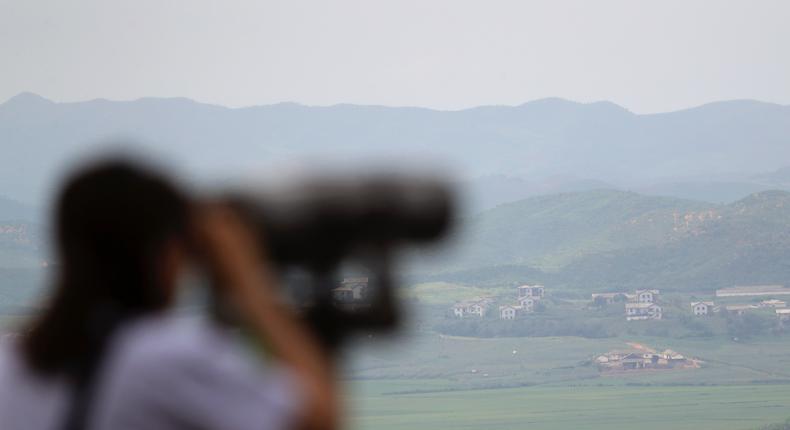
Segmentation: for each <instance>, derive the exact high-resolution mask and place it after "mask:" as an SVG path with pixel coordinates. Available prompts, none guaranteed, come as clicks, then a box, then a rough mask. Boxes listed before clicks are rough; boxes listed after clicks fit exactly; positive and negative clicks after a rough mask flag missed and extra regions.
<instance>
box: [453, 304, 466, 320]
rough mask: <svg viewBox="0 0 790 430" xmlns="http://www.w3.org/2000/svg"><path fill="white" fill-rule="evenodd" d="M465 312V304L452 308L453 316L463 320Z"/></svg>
mask: <svg viewBox="0 0 790 430" xmlns="http://www.w3.org/2000/svg"><path fill="white" fill-rule="evenodd" d="M465 310H466V304H465V303H456V304H455V305H454V306H453V315H454V316H456V317H458V318H463V316H464V311H465Z"/></svg>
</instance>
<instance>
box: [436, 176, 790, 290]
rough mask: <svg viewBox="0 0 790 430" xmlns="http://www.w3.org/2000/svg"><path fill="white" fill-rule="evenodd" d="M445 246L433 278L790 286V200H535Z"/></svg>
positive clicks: (506, 209) (580, 196)
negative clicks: (444, 252) (446, 247)
mask: <svg viewBox="0 0 790 430" xmlns="http://www.w3.org/2000/svg"><path fill="white" fill-rule="evenodd" d="M450 249H452V251H450V252H449V254H448V255H442V256H441V257H437V259H436V260H434V261H433V262H432V266H431V268H430V269H429V270H428V272H429V273H433V275H436V276H435V278H437V279H447V280H456V281H466V282H472V283H491V282H493V283H497V282H498V283H501V282H514V283H515V282H527V281H534V282H547V283H552V284H554V285H559V286H567V287H570V288H573V289H587V290H590V289H594V290H601V291H607V290H610V291H611V290H615V291H616V290H622V289H627V288H636V287H656V288H662V289H666V290H693V291H704V290H708V291H712V290H713V289H716V288H721V287H724V286H732V285H743V284H762V283H778V284H788V285H790V193H788V192H785V191H766V192H761V193H756V194H752V195H750V196H748V197H746V198H744V199H742V200H739V201H737V202H734V203H730V204H726V205H716V204H710V203H706V202H699V201H692V200H684V199H677V198H669V197H656V196H645V195H640V194H636V193H632V192H622V191H614V190H595V191H586V192H577V193H563V194H556V195H550V196H541V197H533V198H529V199H525V200H522V201H519V202H515V203H511V204H505V205H500V206H498V207H496V208H494V209H491V210H488V211H485V212H483V213H481V214H479V215H477V216H474V217H472V218H471V219H470V220H468V221H467V222H465V223H463V224H462V225H461V226H460V228H459V231H457V232H456V236H455V240H454V242H453V243H452V245H451V246H450ZM423 268H425V266H423ZM437 272H438V275H437Z"/></svg>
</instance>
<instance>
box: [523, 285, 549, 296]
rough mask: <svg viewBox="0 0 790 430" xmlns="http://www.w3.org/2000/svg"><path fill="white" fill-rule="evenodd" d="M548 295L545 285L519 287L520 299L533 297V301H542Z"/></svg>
mask: <svg viewBox="0 0 790 430" xmlns="http://www.w3.org/2000/svg"><path fill="white" fill-rule="evenodd" d="M545 294H546V288H545V287H544V286H543V285H522V286H520V287H518V298H519V299H520V298H522V297H531V298H533V299H542V298H543V297H544V295H545Z"/></svg>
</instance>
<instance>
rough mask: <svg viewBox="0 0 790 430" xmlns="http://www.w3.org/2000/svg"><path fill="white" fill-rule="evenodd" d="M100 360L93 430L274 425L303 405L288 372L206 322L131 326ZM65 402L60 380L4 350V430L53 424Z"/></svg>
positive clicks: (163, 320)
mask: <svg viewBox="0 0 790 430" xmlns="http://www.w3.org/2000/svg"><path fill="white" fill-rule="evenodd" d="M104 366H105V367H104V368H103V369H104V370H103V371H102V372H101V373H100V374H99V379H98V380H97V384H98V385H97V390H98V391H97V395H96V397H95V400H94V403H93V405H92V408H91V415H90V417H89V423H90V425H89V428H90V429H92V430H105V429H113V430H127V429H128V430H131V429H146V430H170V429H198V428H199V429H206V430H209V429H223V430H247V429H256V430H280V429H287V428H291V427H292V425H291V424H292V420H293V418H294V417H295V415H296V413H297V412H298V409H299V407H300V401H299V395H298V392H297V389H296V386H295V381H294V379H293V377H292V375H291V374H289V373H288V372H287V371H286V370H285V369H282V368H279V367H274V366H265V365H263V364H262V363H261V362H260V360H258V359H256V358H254V357H253V356H252V355H251V354H246V353H245V349H244V348H242V347H241V345H240V343H239V342H238V341H237V339H236V338H235V337H234V336H233V335H231V334H230V333H229V332H228V331H226V330H224V329H220V328H218V327H216V326H214V325H213V324H210V323H209V322H206V321H202V320H184V319H177V318H175V317H173V316H158V317H147V318H143V319H141V320H139V321H136V322H133V323H131V324H129V325H128V326H127V327H125V328H124V329H122V330H121V331H120V332H119V333H118V334H117V335H116V337H115V338H114V339H113V341H112V343H111V347H110V349H109V352H108V355H107V356H106V361H105V364H104ZM68 400H69V387H68V386H67V385H66V384H65V383H64V381H63V380H61V379H57V378H43V377H41V376H39V375H37V374H34V373H33V372H31V370H30V369H28V368H27V366H26V365H25V363H23V362H22V360H21V357H20V356H19V353H18V351H17V350H16V347H15V345H14V343H13V342H11V343H6V344H5V345H2V346H0V426H2V429H3V430H58V429H60V428H61V427H62V426H63V419H64V415H65V412H66V409H67V407H68V406H67V405H68Z"/></svg>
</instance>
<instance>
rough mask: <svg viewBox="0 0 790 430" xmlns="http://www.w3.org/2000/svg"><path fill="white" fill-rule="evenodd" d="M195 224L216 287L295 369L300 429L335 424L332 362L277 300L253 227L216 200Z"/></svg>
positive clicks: (199, 213)
mask: <svg viewBox="0 0 790 430" xmlns="http://www.w3.org/2000/svg"><path fill="white" fill-rule="evenodd" d="M194 224H195V225H194V227H193V228H194V234H195V236H196V237H195V239H196V242H197V246H198V248H199V249H198V251H199V254H200V255H201V256H202V257H201V258H202V259H203V260H204V264H206V265H207V266H208V269H209V270H210V271H211V272H213V275H214V277H215V284H217V285H216V287H217V288H222V289H223V290H224V291H223V292H224V293H229V295H230V298H231V299H232V300H233V301H234V302H235V305H236V307H237V310H238V311H240V313H241V316H242V318H243V319H244V320H246V323H247V325H248V327H249V328H250V329H251V330H252V332H253V333H254V334H255V335H256V336H258V337H259V339H260V340H261V341H262V343H264V344H266V345H268V346H269V347H270V348H272V350H273V351H272V352H273V353H274V354H275V355H276V356H278V357H279V358H280V359H281V360H282V361H283V362H284V363H285V364H286V365H288V366H290V367H291V368H292V369H293V370H294V371H295V374H296V376H297V378H298V381H299V383H300V385H301V388H302V391H303V394H304V400H305V407H304V410H303V411H302V414H301V416H300V423H301V425H300V428H304V429H309V430H334V429H336V428H337V425H338V409H339V407H338V400H339V399H338V396H337V392H336V391H337V390H336V389H335V382H334V373H333V368H332V363H331V361H330V360H329V357H328V356H327V354H326V351H324V350H322V348H321V345H320V343H319V342H318V341H317V339H315V337H314V336H313V333H311V332H310V331H309V330H308V328H307V327H306V326H304V325H303V324H302V322H301V321H299V320H297V319H296V318H295V317H294V314H293V313H292V312H291V311H290V310H288V309H286V308H285V307H283V306H280V305H279V304H278V302H277V300H275V297H276V293H277V291H276V288H275V287H276V281H275V278H274V276H273V275H272V274H271V273H270V272H269V266H268V265H267V263H266V259H265V255H264V254H263V250H262V249H261V248H260V246H259V245H258V242H259V240H258V239H259V238H258V237H257V236H256V234H255V232H254V231H253V230H252V229H251V228H249V227H248V225H247V224H246V223H245V222H244V220H243V219H241V217H240V216H239V215H238V214H237V213H236V212H235V211H234V210H233V209H231V208H229V207H227V206H224V205H220V204H204V205H203V206H201V207H199V208H198V209H197V213H196V214H195V219H194Z"/></svg>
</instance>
